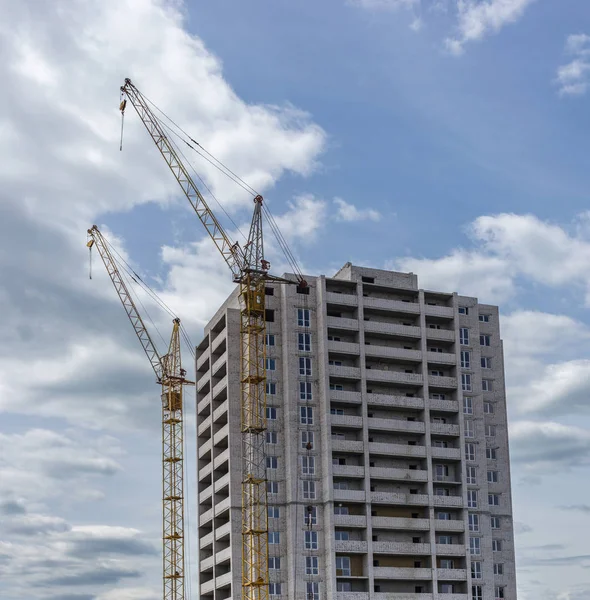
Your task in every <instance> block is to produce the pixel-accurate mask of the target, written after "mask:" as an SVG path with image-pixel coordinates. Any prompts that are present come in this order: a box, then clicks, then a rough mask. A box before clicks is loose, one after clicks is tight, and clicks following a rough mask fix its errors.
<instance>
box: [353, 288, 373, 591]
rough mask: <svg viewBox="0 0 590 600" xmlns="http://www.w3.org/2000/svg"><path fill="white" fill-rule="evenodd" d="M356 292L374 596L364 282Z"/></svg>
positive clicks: (370, 582)
mask: <svg viewBox="0 0 590 600" xmlns="http://www.w3.org/2000/svg"><path fill="white" fill-rule="evenodd" d="M356 293H357V297H358V322H359V337H358V343H359V367H360V373H361V389H360V392H361V416H362V418H363V430H362V432H363V452H364V458H363V462H364V467H365V515H366V519H367V529H366V531H365V535H366V537H367V555H366V557H365V560H366V565H365V566H366V571H365V574H366V575H368V577H369V579H368V588H369V589H368V593H369V598H373V593H374V592H373V590H374V588H375V575H374V571H373V520H372V518H371V506H372V504H371V471H370V468H369V427H368V423H369V421H368V412H369V411H368V406H367V369H366V366H365V313H364V302H363V284H362V283H361V282H357V287H356Z"/></svg>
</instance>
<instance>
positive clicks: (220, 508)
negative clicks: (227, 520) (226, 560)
mask: <svg viewBox="0 0 590 600" xmlns="http://www.w3.org/2000/svg"><path fill="white" fill-rule="evenodd" d="M230 506H231V498H229V497H228V498H225V500H222V501H221V502H218V503H217V504H216V505H215V516H216V517H218V516H219V515H220V514H221V513H223V512H225V511H227V510H229V507H230ZM227 549H228V550H229V549H230V548H227ZM220 554H221V552H218V553H217V556H219V555H220ZM217 562H220V559H219V558H218V559H217Z"/></svg>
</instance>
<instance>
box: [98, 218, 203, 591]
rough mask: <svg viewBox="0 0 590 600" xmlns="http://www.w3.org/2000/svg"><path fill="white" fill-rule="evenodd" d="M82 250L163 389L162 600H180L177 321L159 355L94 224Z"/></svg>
mask: <svg viewBox="0 0 590 600" xmlns="http://www.w3.org/2000/svg"><path fill="white" fill-rule="evenodd" d="M88 237H89V239H88V243H87V246H88V247H89V248H92V247H93V246H96V248H97V250H98V253H99V254H100V257H101V259H102V261H103V263H104V266H105V267H106V270H107V273H108V275H109V277H110V279H111V281H112V283H113V286H114V288H115V291H116V292H117V295H118V296H119V299H120V300H121V303H122V304H123V308H124V309H125V312H126V313H127V317H129V321H131V325H132V326H133V329H134V330H135V333H136V335H137V338H138V339H139V341H140V343H141V346H142V348H143V350H144V352H145V354H146V356H147V357H148V360H149V361H150V364H151V366H152V369H153V370H154V373H155V374H156V382H157V383H158V384H160V385H161V387H162V395H161V401H162V481H163V487H162V491H163V493H162V502H163V507H162V509H163V510H162V543H163V594H164V600H185V576H184V574H185V568H184V567H185V565H184V485H183V387H184V386H185V385H194V383H193V382H192V381H188V380H187V379H186V377H185V375H186V371H185V370H184V369H183V368H182V363H181V356H180V330H181V326H180V319H178V318H175V319H174V320H173V326H172V335H171V337H170V343H169V345H168V352H167V353H166V354H164V355H160V354H159V353H158V351H157V349H156V346H155V345H154V342H153V340H152V338H151V336H150V334H149V331H148V330H147V328H146V326H145V323H144V321H143V319H142V317H141V315H140V313H139V311H138V310H137V307H136V305H135V302H134V301H133V297H132V296H131V294H130V292H129V289H128V287H127V285H126V283H125V280H124V279H123V277H122V276H121V273H120V271H119V269H118V267H117V263H116V260H115V258H114V256H113V253H112V251H111V249H110V247H109V244H108V242H107V241H106V240H105V238H104V237H103V235H102V233H101V232H100V231H99V229H98V227H97V226H96V225H93V226H92V227H91V228H90V229H89V230H88Z"/></svg>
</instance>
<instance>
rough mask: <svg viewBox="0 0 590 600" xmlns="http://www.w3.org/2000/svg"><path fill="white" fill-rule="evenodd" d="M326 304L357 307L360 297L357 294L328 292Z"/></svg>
mask: <svg viewBox="0 0 590 600" xmlns="http://www.w3.org/2000/svg"><path fill="white" fill-rule="evenodd" d="M326 302H330V303H331V304H340V305H346V306H356V305H357V304H358V296H357V295H356V294H344V293H342V294H339V293H337V292H326Z"/></svg>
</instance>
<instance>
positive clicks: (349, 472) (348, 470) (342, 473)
mask: <svg viewBox="0 0 590 600" xmlns="http://www.w3.org/2000/svg"><path fill="white" fill-rule="evenodd" d="M332 475H333V476H334V477H364V476H365V467H360V466H356V465H332Z"/></svg>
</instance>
